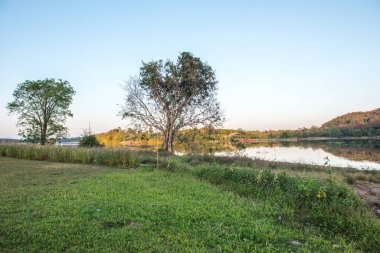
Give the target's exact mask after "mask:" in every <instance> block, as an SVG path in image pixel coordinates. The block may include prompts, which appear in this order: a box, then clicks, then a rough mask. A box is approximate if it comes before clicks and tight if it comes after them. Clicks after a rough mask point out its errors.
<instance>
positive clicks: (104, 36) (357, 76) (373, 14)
mask: <svg viewBox="0 0 380 253" xmlns="http://www.w3.org/2000/svg"><path fill="white" fill-rule="evenodd" d="M273 3H275V4H273ZM379 14H380V3H379V2H376V1H360V2H354V1H352V2H347V1H336V2H334V3H331V2H329V1H321V2H318V3H316V2H313V3H306V2H295V1H288V2H287V3H285V2H283V1H271V3H269V2H265V3H263V2H259V1H254V2H251V1H242V2H240V4H236V3H235V4H234V3H231V2H228V1H218V2H215V1H209V2H207V3H204V2H202V1H194V2H191V3H188V2H176V1H165V2H162V3H156V2H153V1H144V3H143V2H139V3H130V2H122V1H120V2H117V1H116V2H112V4H108V5H107V4H104V3H103V4H102V3H100V2H93V3H91V5H88V4H86V3H84V2H82V3H77V2H75V1H67V2H66V1H65V3H53V2H48V3H46V2H43V1H33V3H32V2H27V1H1V2H0V31H1V33H2V36H3V38H5V39H2V40H0V55H1V57H0V102H1V103H0V122H1V124H0V138H12V139H13V138H19V137H18V135H17V129H16V117H15V116H9V115H8V112H7V110H6V109H5V106H6V104H7V103H8V102H10V101H11V100H12V93H13V91H14V90H15V88H16V86H17V84H19V83H22V82H24V81H25V80H40V79H45V78H55V79H63V80H67V81H69V82H70V84H71V85H72V86H73V87H74V89H75V90H76V92H77V94H76V95H75V96H74V99H73V104H72V106H71V107H70V108H71V111H72V112H73V114H74V117H73V118H68V120H67V124H66V125H67V126H68V128H69V133H70V136H71V137H77V136H79V135H80V134H81V133H82V130H83V129H86V128H87V127H88V125H89V124H91V128H92V130H93V132H94V133H101V132H107V131H109V130H111V129H115V128H117V127H121V128H123V129H124V128H127V127H128V126H127V122H126V121H123V120H121V118H120V117H118V116H117V114H118V111H119V110H120V108H119V107H118V104H122V102H123V94H122V89H121V87H120V86H121V85H122V84H123V82H124V80H127V79H128V77H129V76H134V75H137V74H138V72H139V68H140V67H141V62H142V61H144V62H147V61H151V60H159V59H163V60H166V59H171V60H175V59H176V58H177V56H178V55H179V53H180V52H182V51H189V52H192V53H193V54H194V56H196V57H200V58H201V60H202V61H205V62H208V64H210V66H211V67H212V68H213V69H214V70H215V71H216V76H217V80H218V82H219V83H218V99H219V102H220V104H221V108H222V109H223V110H224V111H225V117H226V120H227V121H226V123H225V124H224V125H223V128H229V129H237V128H242V129H244V130H261V131H263V130H280V129H284V130H295V129H299V128H304V127H306V128H310V127H311V126H314V125H315V126H318V127H319V126H321V125H322V124H323V123H324V122H326V121H328V120H331V119H333V118H335V117H337V116H340V115H343V114H346V113H350V112H362V111H371V110H374V109H377V108H379V107H380V104H379V102H378V94H380V76H379V75H378V73H377V71H378V69H380V60H379V59H380V46H379V45H380V15H379ZM205 27H206V29H205Z"/></svg>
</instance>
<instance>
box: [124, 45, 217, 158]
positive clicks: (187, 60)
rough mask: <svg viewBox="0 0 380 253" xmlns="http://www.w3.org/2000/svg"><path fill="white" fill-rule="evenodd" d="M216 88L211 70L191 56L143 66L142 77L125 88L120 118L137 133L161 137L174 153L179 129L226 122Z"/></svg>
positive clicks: (151, 62)
mask: <svg viewBox="0 0 380 253" xmlns="http://www.w3.org/2000/svg"><path fill="white" fill-rule="evenodd" d="M216 84H217V81H216V77H215V72H214V70H213V69H212V68H211V66H210V65H208V64H207V63H206V62H203V61H202V60H201V59H200V58H198V57H195V56H193V54H191V53H189V52H182V53H180V55H179V56H178V58H177V61H175V62H172V61H170V60H166V61H165V62H164V61H163V60H158V61H150V62H148V63H145V62H143V63H142V66H141V68H140V74H139V76H138V77H132V78H130V79H129V80H128V81H127V82H126V83H125V85H124V87H123V88H124V90H125V92H126V94H125V102H124V107H123V109H122V111H121V115H122V116H123V118H126V119H129V121H130V122H131V123H132V124H134V125H135V126H136V128H138V129H141V128H142V129H145V130H147V129H155V130H156V131H157V132H159V133H161V136H162V148H163V149H164V150H165V151H170V152H172V151H173V143H174V140H175V137H176V135H177V132H178V131H179V130H180V129H184V128H187V127H199V126H205V125H212V124H219V123H221V122H222V121H223V115H222V111H221V110H220V105H219V102H218V101H217V97H216V93H217V87H216Z"/></svg>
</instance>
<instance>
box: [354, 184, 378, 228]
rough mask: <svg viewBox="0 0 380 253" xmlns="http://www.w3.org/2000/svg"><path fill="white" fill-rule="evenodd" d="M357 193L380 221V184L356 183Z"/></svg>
mask: <svg viewBox="0 0 380 253" xmlns="http://www.w3.org/2000/svg"><path fill="white" fill-rule="evenodd" d="M355 192H356V194H357V195H358V196H359V197H361V198H362V199H363V200H364V201H365V202H366V203H367V204H368V205H369V207H370V208H371V211H372V212H373V213H374V214H375V215H376V217H377V219H378V220H379V221H380V184H375V183H370V182H365V181H356V184H355Z"/></svg>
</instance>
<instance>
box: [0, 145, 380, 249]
mask: <svg viewBox="0 0 380 253" xmlns="http://www.w3.org/2000/svg"><path fill="white" fill-rule="evenodd" d="M49 148H50V149H51V151H50V152H49V151H47V149H49ZM70 150H72V151H70ZM117 151H118V150H115V149H111V150H110V151H106V150H105V149H87V148H61V147H42V148H41V147H38V146H32V145H14V144H13V145H0V155H1V156H2V157H0V173H1V174H2V177H1V178H0V201H1V203H2V205H1V206H0V220H2V221H3V222H1V223H0V251H17V252H20V251H35V252H40V251H50V252H51V251H109V252H115V251H135V252H136V251H147V252H169V251H170V252H173V251H177V252H178V251H188V252H210V251H213V252H252V251H253V252H255V251H256V252H268V251H275V252H278V251H286V252H289V251H293V252H332V251H334V252H379V251H380V224H379V223H378V222H377V221H376V220H375V218H374V217H373V216H372V214H371V213H370V211H369V210H368V208H367V207H366V206H365V205H364V204H363V203H362V202H361V201H360V200H359V199H358V198H357V197H356V196H355V195H354V194H353V193H352V191H351V190H350V188H349V186H348V185H347V184H346V183H344V181H345V180H346V177H345V175H346V174H344V173H351V172H349V171H348V172H347V171H346V172H345V171H343V170H340V171H338V170H332V169H321V168H320V167H316V166H308V165H291V164H275V163H270V162H261V161H255V160H252V159H248V158H244V157H241V158H231V157H213V156H184V157H176V156H160V158H159V163H158V167H157V164H156V163H157V160H156V157H155V156H154V154H149V153H145V154H141V153H131V152H128V154H129V155H130V156H129V157H134V158H137V159H136V160H134V164H135V165H136V164H137V163H138V164H139V165H138V166H137V165H136V166H135V168H137V169H134V170H121V169H119V168H129V167H130V166H126V167H123V165H122V163H116V164H110V165H116V166H115V167H102V166H93V165H83V164H67V163H66V164H65V163H49V162H40V161H27V160H16V159H9V158H4V156H10V157H22V158H28V159H41V158H43V159H41V160H47V159H46V157H50V156H49V154H53V153H58V154H62V153H66V152H67V153H70V152H72V153H78V154H81V155H83V157H88V153H93V154H94V155H92V156H90V157H101V156H102V155H104V156H106V155H109V153H111V154H113V152H117ZM108 152H109V153H108ZM120 152H121V151H120ZM29 153H35V154H36V155H34V156H26V154H29ZM47 154H48V155H47ZM69 157H71V156H70V155H68V156H67V158H69ZM124 159H127V161H129V159H130V158H124ZM49 160H52V161H53V160H54V159H51V158H49ZM60 161H66V160H60ZM81 161H86V159H84V160H78V161H73V160H67V162H81ZM93 161H95V160H93ZM128 163H129V162H128ZM156 168H159V169H156ZM359 173H366V172H359ZM368 173H372V174H373V175H374V176H377V175H375V174H374V173H375V172H368ZM347 175H348V174H347ZM368 175H370V174H368Z"/></svg>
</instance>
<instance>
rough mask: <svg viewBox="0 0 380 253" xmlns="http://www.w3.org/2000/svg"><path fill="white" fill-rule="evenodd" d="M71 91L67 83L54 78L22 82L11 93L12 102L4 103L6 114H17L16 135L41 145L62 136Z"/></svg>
mask: <svg viewBox="0 0 380 253" xmlns="http://www.w3.org/2000/svg"><path fill="white" fill-rule="evenodd" d="M74 94H75V91H74V89H73V88H72V87H71V85H70V84H69V82H67V81H62V80H61V79H58V81H56V80H54V79H45V80H37V81H29V80H27V81H25V82H23V83H21V84H19V85H18V86H17V88H16V90H15V91H14V92H13V97H14V101H12V102H10V103H8V105H7V109H8V110H9V113H11V114H12V113H15V114H18V122H17V126H18V127H20V128H21V129H20V130H19V135H20V136H22V137H23V138H24V139H25V140H27V141H30V142H38V143H40V144H41V145H45V144H46V143H47V142H55V141H56V140H57V139H59V138H62V137H64V136H66V134H67V128H66V127H65V126H64V124H65V122H66V118H67V117H72V116H73V114H72V113H71V111H70V110H69V106H70V104H71V102H72V97H73V95H74Z"/></svg>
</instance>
